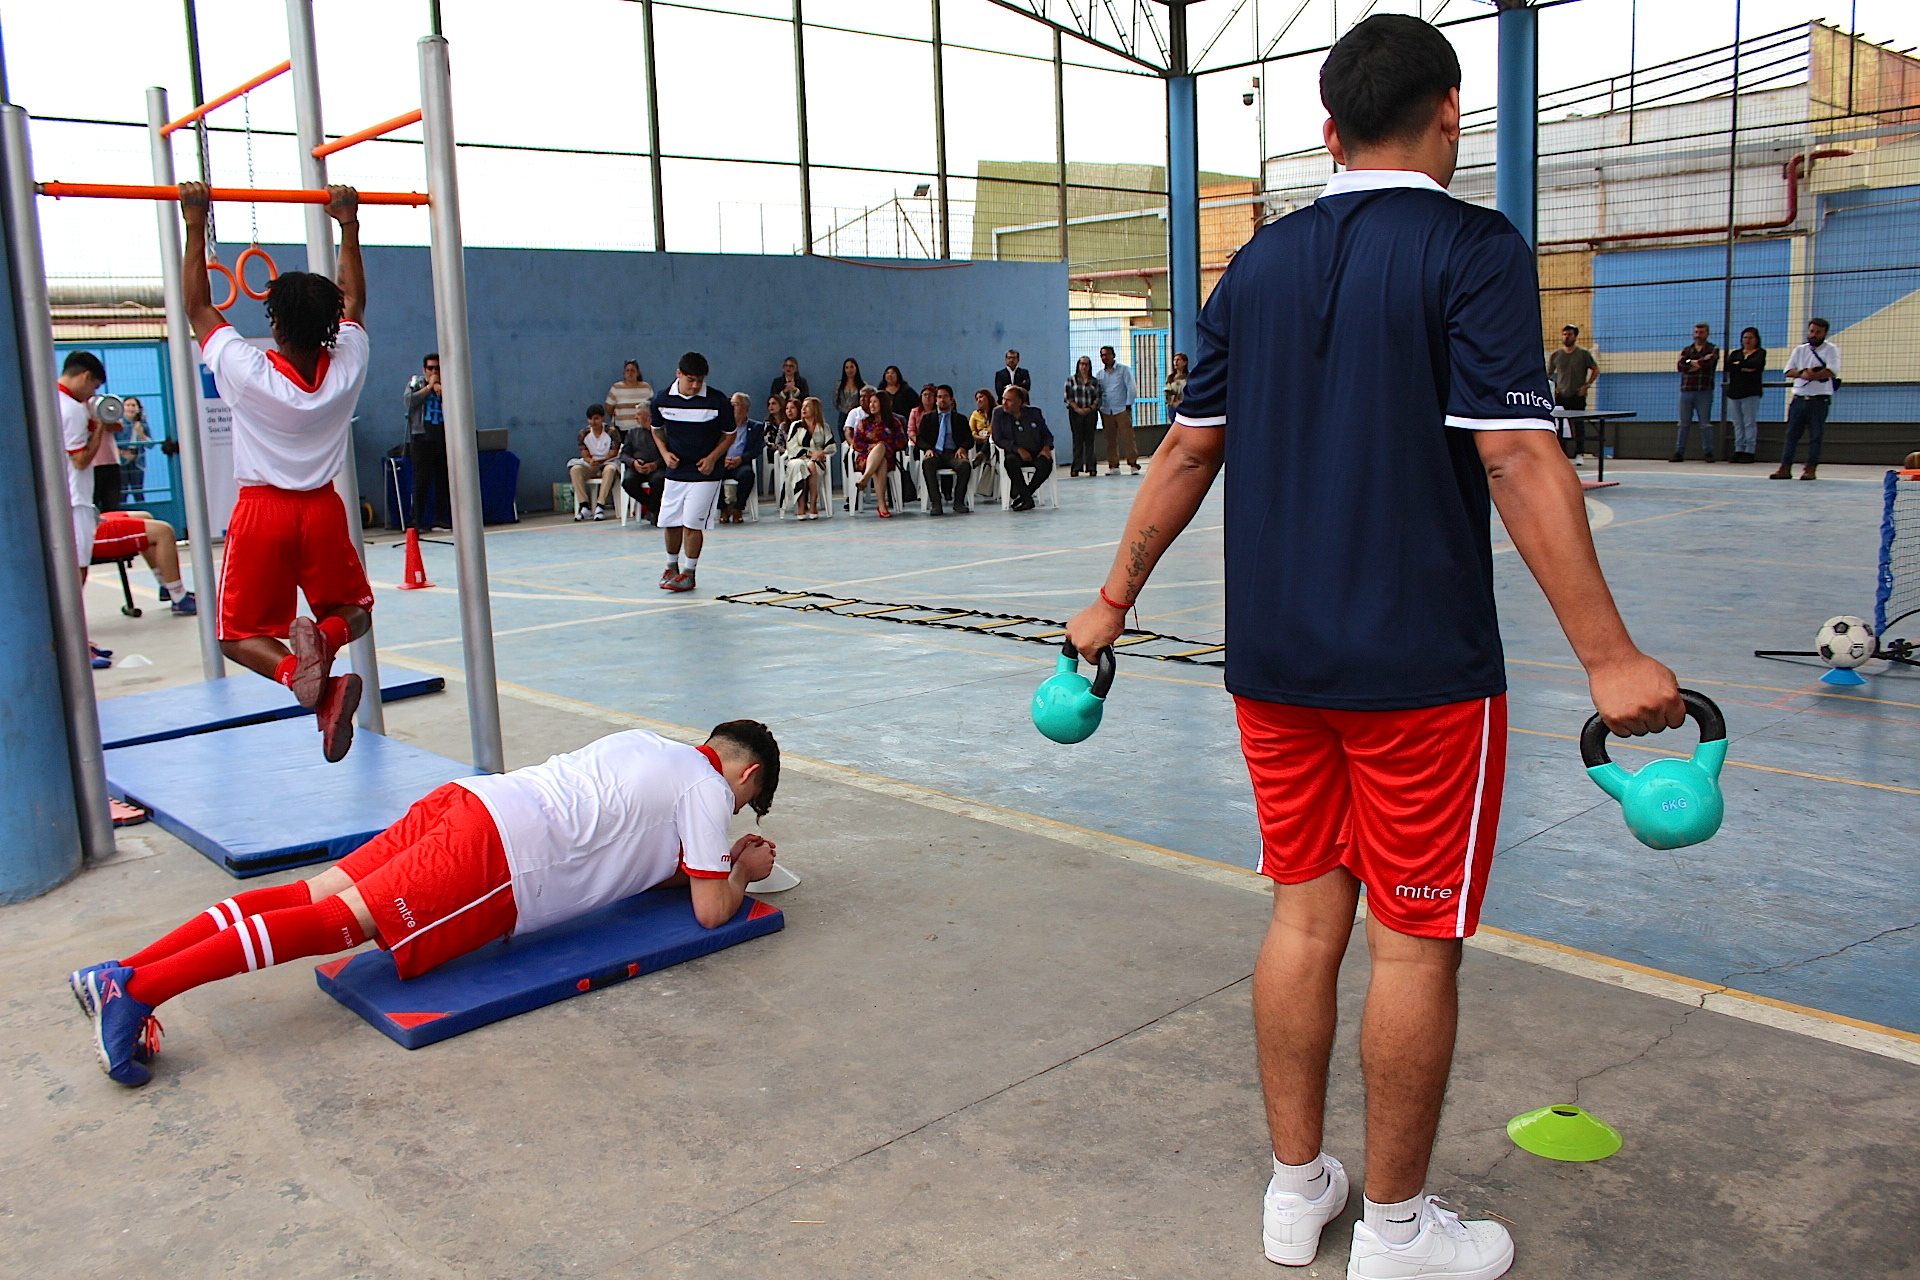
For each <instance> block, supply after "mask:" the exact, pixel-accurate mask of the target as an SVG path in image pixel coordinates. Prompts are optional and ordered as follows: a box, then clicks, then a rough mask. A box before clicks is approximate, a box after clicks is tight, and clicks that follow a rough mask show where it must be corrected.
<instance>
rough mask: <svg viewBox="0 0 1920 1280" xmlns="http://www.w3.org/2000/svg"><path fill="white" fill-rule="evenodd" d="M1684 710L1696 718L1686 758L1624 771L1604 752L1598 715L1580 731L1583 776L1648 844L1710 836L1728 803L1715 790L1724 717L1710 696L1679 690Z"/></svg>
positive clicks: (1670, 844) (1722, 758)
mask: <svg viewBox="0 0 1920 1280" xmlns="http://www.w3.org/2000/svg"><path fill="white" fill-rule="evenodd" d="M1680 697H1681V699H1682V700H1683V701H1684V702H1685V703H1686V704H1687V714H1688V715H1689V716H1691V717H1693V719H1695V720H1697V721H1699V723H1700V745H1699V746H1698V747H1695V748H1694V751H1693V756H1692V758H1691V759H1687V760H1673V759H1665V760H1655V761H1654V762H1653V763H1652V764H1650V765H1647V766H1646V767H1645V768H1643V769H1641V770H1640V772H1638V773H1628V772H1627V771H1626V770H1625V769H1622V768H1621V767H1620V766H1619V765H1617V764H1615V763H1613V761H1612V760H1611V759H1609V758H1608V757H1607V725H1606V722H1605V721H1604V720H1602V719H1601V718H1600V717H1599V716H1597V715H1596V716H1594V717H1593V718H1592V719H1591V720H1589V721H1587V726H1586V728H1584V729H1582V730H1581V731H1580V758H1581V760H1582V761H1583V762H1585V764H1586V766H1587V776H1588V777H1589V778H1592V779H1593V780H1594V781H1595V782H1596V783H1598V784H1599V785H1600V789H1601V790H1602V791H1604V792H1606V793H1607V794H1608V795H1610V796H1612V797H1613V798H1614V799H1615V800H1618V801H1619V802H1620V809H1621V812H1622V813H1624V814H1625V815H1626V819H1627V830H1629V831H1631V832H1633V834H1634V836H1635V837H1636V838H1638V839H1639V841H1640V843H1641V844H1644V845H1646V846H1648V847H1649V848H1653V849H1684V848H1685V847H1686V846H1688V845H1690V844H1699V843H1700V842H1701V841H1703V840H1711V839H1712V838H1713V834H1714V832H1716V831H1718V830H1720V819H1721V818H1722V817H1724V816H1725V814H1726V810H1727V805H1726V801H1725V799H1723V798H1722V796H1721V795H1720V767H1721V766H1722V765H1724V764H1725V763H1726V762H1727V718H1726V717H1725V716H1723V715H1721V714H1720V708H1719V707H1717V706H1715V705H1714V702H1713V699H1712V698H1709V697H1707V696H1706V695H1705V694H1703V693H1695V692H1694V691H1693V690H1691V689H1682V690H1681V691H1680Z"/></svg>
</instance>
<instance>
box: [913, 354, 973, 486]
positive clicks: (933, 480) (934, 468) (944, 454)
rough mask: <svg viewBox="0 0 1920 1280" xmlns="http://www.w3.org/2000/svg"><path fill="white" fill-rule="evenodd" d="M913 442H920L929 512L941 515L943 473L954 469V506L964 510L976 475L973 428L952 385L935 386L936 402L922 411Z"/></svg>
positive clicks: (922, 475)
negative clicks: (957, 400) (955, 398)
mask: <svg viewBox="0 0 1920 1280" xmlns="http://www.w3.org/2000/svg"><path fill="white" fill-rule="evenodd" d="M914 443H916V444H917V445H919V446H920V454H921V457H920V475H921V478H922V479H923V480H925V481H926V485H927V512H928V514H930V515H936V516H937V515H939V514H941V511H940V473H941V471H943V470H946V471H952V472H953V509H954V510H955V511H956V512H959V513H962V514H964V513H965V512H967V511H968V510H970V508H969V507H968V506H967V484H968V482H969V481H971V480H972V479H973V430H972V428H971V426H969V425H968V422H967V420H966V419H965V418H964V417H962V416H961V414H960V408H959V406H958V405H956V404H954V402H953V388H952V387H949V386H944V385H942V386H939V387H936V388H934V395H933V405H932V407H930V408H929V409H928V410H927V412H925V413H923V414H921V415H920V421H919V424H918V430H917V432H916V433H915V435H914Z"/></svg>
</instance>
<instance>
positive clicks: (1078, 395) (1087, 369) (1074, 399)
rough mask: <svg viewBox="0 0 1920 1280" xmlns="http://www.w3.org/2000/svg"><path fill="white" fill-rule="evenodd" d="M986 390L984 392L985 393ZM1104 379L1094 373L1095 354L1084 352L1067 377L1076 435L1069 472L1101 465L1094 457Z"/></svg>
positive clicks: (1078, 472) (1069, 427)
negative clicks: (1086, 354)
mask: <svg viewBox="0 0 1920 1280" xmlns="http://www.w3.org/2000/svg"><path fill="white" fill-rule="evenodd" d="M983 394H984V393H983ZM1100 394H1101V387H1100V380H1099V379H1098V378H1096V377H1094V376H1093V357H1092V356H1081V357H1080V358H1079V359H1078V360H1076V361H1074V363H1073V376H1072V377H1071V378H1068V379H1067V386H1066V401H1067V430H1068V432H1069V434H1070V435H1071V436H1072V438H1073V464H1072V465H1071V466H1070V467H1068V468H1067V475H1068V476H1078V475H1082V474H1085V475H1087V476H1089V477H1091V476H1092V475H1093V474H1094V472H1095V471H1097V470H1098V469H1099V468H1098V465H1097V464H1096V463H1095V462H1094V460H1093V433H1094V432H1095V431H1096V430H1098V429H1099V426H1100Z"/></svg>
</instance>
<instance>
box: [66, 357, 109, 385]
mask: <svg viewBox="0 0 1920 1280" xmlns="http://www.w3.org/2000/svg"><path fill="white" fill-rule="evenodd" d="M70 373H89V374H92V375H93V377H94V379H95V380H96V381H98V382H99V383H100V385H102V386H105V385H106V382H107V366H105V365H104V364H101V363H100V357H99V356H97V355H95V354H93V352H91V351H69V352H68V353H67V360H66V363H65V364H63V365H61V366H60V376H61V377H63V378H64V377H66V376H67V375H68V374H70Z"/></svg>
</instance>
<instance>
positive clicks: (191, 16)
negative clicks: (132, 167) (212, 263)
mask: <svg viewBox="0 0 1920 1280" xmlns="http://www.w3.org/2000/svg"><path fill="white" fill-rule="evenodd" d="M184 3H185V5H186V10H187V83H188V86H189V87H190V88H191V89H192V90H193V105H194V106H196V107H202V106H205V105H206V102H207V86H206V82H205V81H204V80H202V79H201V76H200V15H199V14H197V13H196V12H195V11H194V7H193V0H184ZM193 141H194V145H195V148H196V149H197V151H198V154H199V159H200V181H202V182H205V183H208V184H211V183H212V182H213V160H212V157H211V156H209V155H208V154H207V121H206V118H205V117H204V116H203V117H201V118H200V119H198V120H196V121H194V122H193ZM208 238H209V240H210V241H211V239H212V231H211V229H209V231H208Z"/></svg>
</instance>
